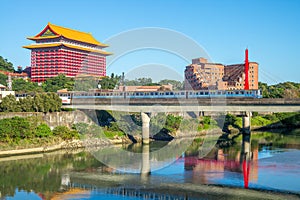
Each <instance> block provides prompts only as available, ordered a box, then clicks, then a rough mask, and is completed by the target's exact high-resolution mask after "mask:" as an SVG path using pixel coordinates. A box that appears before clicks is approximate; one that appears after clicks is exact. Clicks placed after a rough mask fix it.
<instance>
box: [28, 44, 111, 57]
mask: <svg viewBox="0 0 300 200" xmlns="http://www.w3.org/2000/svg"><path fill="white" fill-rule="evenodd" d="M62 45H63V46H66V47H69V48H72V49H79V50H82V51H87V52H95V53H100V54H103V55H107V56H108V55H111V54H112V53H110V52H107V51H101V50H98V49H89V48H85V47H80V46H76V45H71V44H64V43H48V44H46V43H42V44H31V45H26V46H23V48H26V49H35V48H47V47H58V46H62Z"/></svg>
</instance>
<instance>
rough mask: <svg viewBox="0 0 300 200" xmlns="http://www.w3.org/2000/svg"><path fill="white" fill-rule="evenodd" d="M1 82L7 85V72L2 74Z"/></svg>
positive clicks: (0, 76) (0, 75)
mask: <svg viewBox="0 0 300 200" xmlns="http://www.w3.org/2000/svg"><path fill="white" fill-rule="evenodd" d="M0 84H2V85H5V86H7V76H6V75H5V74H0Z"/></svg>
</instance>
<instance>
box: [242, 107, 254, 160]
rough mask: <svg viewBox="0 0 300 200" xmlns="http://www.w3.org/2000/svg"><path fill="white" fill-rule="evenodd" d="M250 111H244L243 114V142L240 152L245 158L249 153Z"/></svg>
mask: <svg viewBox="0 0 300 200" xmlns="http://www.w3.org/2000/svg"><path fill="white" fill-rule="evenodd" d="M251 116H252V113H251V112H245V114H244V116H243V129H242V133H243V143H242V154H243V155H245V156H246V158H247V159H249V158H250V154H251Z"/></svg>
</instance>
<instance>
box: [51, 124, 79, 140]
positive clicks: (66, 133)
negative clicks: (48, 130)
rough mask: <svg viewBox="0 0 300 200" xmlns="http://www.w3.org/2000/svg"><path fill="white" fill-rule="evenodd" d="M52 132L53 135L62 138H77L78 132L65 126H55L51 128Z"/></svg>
mask: <svg viewBox="0 0 300 200" xmlns="http://www.w3.org/2000/svg"><path fill="white" fill-rule="evenodd" d="M52 133H53V135H55V136H59V137H61V138H62V139H64V140H68V139H78V138H79V134H78V132H77V131H76V130H70V129H69V128H68V127H66V126H57V127H55V128H54V129H53V131H52Z"/></svg>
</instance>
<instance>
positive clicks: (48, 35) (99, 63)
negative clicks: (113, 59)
mask: <svg viewBox="0 0 300 200" xmlns="http://www.w3.org/2000/svg"><path fill="white" fill-rule="evenodd" d="M28 39H29V40H33V41H35V42H36V43H34V44H30V45H27V46H23V47H24V48H26V49H30V50H31V81H34V82H43V81H45V80H46V79H47V78H50V77H55V76H57V75H58V74H65V75H66V76H67V77H75V76H77V75H79V74H85V75H93V76H105V75H106V56H108V55H111V53H109V52H106V51H105V50H103V48H105V47H107V45H106V44H103V43H101V42H99V41H97V40H96V39H95V38H94V37H93V36H92V35H91V34H90V33H84V32H81V31H77V30H72V29H69V28H65V27H61V26H57V25H54V24H51V23H48V24H47V26H46V27H45V28H44V29H43V30H42V31H41V32H40V33H38V34H37V35H36V36H33V37H28Z"/></svg>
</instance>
